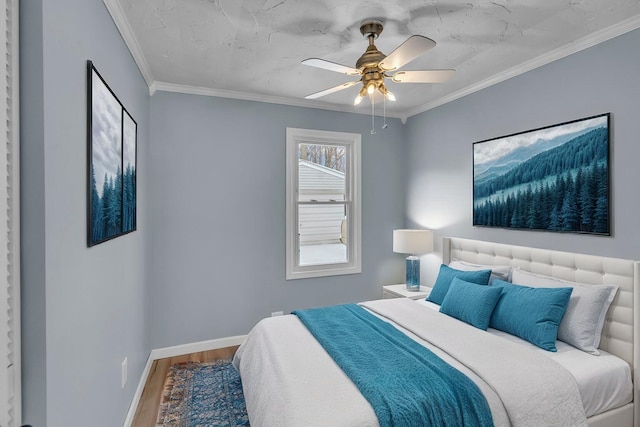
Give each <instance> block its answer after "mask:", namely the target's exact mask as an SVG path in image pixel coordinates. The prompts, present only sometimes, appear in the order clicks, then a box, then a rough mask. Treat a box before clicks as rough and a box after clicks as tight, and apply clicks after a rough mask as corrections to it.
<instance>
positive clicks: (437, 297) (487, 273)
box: [427, 264, 491, 305]
mask: <svg viewBox="0 0 640 427" xmlns="http://www.w3.org/2000/svg"><path fill="white" fill-rule="evenodd" d="M456 277H457V278H459V279H462V280H464V281H465V282H471V283H476V284H478V285H486V284H488V283H489V277H491V270H476V271H462V270H456V269H454V268H451V267H449V266H446V265H444V264H442V265H441V266H440V272H439V273H438V278H437V279H436V283H434V284H433V289H432V290H431V293H430V294H429V296H428V297H427V301H431V302H433V303H436V304H438V305H442V301H443V300H444V297H445V295H447V291H448V290H449V286H450V285H451V281H452V280H453V279H455V278H456Z"/></svg>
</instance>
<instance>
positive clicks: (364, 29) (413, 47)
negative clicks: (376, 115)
mask: <svg viewBox="0 0 640 427" xmlns="http://www.w3.org/2000/svg"><path fill="white" fill-rule="evenodd" d="M382 29H383V24H382V22H381V21H379V20H374V19H370V20H366V21H364V22H363V23H362V25H361V26H360V32H361V33H362V35H363V36H365V37H366V38H367V39H369V46H368V47H367V50H366V51H365V52H364V53H363V54H362V56H361V57H360V58H358V60H357V61H356V67H355V68H352V67H348V66H346V65H342V64H337V63H335V62H331V61H326V60H324V59H319V58H309V59H305V60H304V61H302V63H303V64H304V65H309V66H311V67H317V68H323V69H325V70H329V71H335V72H338V73H342V74H346V75H349V76H360V80H356V81H351V82H347V83H343V84H341V85H338V86H335V87H332V88H329V89H325V90H322V91H320V92H316V93H312V94H311V95H307V96H305V98H306V99H317V98H320V97H322V96H325V95H329V94H331V93H335V92H338V91H341V90H343V89H347V88H350V87H352V86H355V85H357V84H358V83H360V82H362V88H361V89H360V92H358V95H357V96H356V97H355V99H354V101H353V105H358V104H360V102H362V100H363V99H364V97H365V96H366V95H369V96H370V97H371V98H372V100H373V96H374V93H375V92H376V90H377V91H378V92H380V93H381V94H382V95H383V96H384V97H385V99H388V100H390V101H395V100H396V97H395V95H394V94H393V93H391V91H389V89H387V87H386V86H385V84H384V79H385V78H389V79H391V80H392V81H394V82H396V83H443V82H446V81H447V80H449V79H450V78H451V77H453V74H454V73H455V70H425V71H397V70H398V69H399V68H401V67H402V66H403V65H405V64H407V63H409V62H410V61H413V60H414V59H415V58H417V57H418V56H420V55H422V54H423V53H425V52H427V51H428V50H430V49H432V48H434V47H435V45H436V42H434V41H433V40H431V39H430V38H428V37H424V36H418V35H414V36H411V37H409V38H408V39H407V40H405V41H404V43H402V44H401V45H400V46H398V47H397V48H396V49H395V50H394V51H393V52H391V53H390V54H389V55H385V54H384V53H382V52H380V51H379V50H378V48H376V46H375V45H374V44H373V41H374V40H375V39H377V38H378V36H379V35H380V33H382ZM390 72H395V73H394V74H393V75H390V74H388V73H390Z"/></svg>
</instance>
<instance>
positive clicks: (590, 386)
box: [234, 238, 640, 427]
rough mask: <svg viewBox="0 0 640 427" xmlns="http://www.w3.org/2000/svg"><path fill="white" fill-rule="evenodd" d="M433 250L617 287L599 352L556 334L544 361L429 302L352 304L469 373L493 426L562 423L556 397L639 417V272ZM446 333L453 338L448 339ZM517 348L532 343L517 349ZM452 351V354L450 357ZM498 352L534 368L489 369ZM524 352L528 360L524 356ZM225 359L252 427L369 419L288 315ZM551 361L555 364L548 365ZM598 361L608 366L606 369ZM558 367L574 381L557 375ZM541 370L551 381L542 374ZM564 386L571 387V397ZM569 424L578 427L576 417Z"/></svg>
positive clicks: (528, 256) (516, 251) (507, 252)
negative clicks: (552, 350) (237, 374)
mask: <svg viewBox="0 0 640 427" xmlns="http://www.w3.org/2000/svg"><path fill="white" fill-rule="evenodd" d="M442 255H443V264H449V263H450V262H452V261H462V262H468V263H475V264H480V265H485V266H486V265H496V266H510V267H513V268H517V269H519V270H520V271H522V272H531V273H533V274H538V275H544V276H547V277H552V278H557V279H561V280H567V281H573V282H579V283H581V284H585V285H602V284H610V285H616V286H617V287H618V289H617V292H616V293H615V298H614V299H613V301H612V302H611V306H610V307H609V309H608V311H607V315H606V319H605V321H604V326H603V327H602V333H601V338H600V343H599V347H598V350H599V352H600V356H593V355H590V354H587V353H584V352H581V351H580V350H577V349H575V348H573V347H572V346H569V345H568V344H565V343H563V342H561V341H558V342H557V346H558V351H557V352H556V353H553V358H555V359H554V360H553V361H551V359H553V358H551V357H549V356H548V353H549V352H546V351H544V350H539V349H533V348H534V346H532V345H531V344H530V343H527V342H524V341H523V340H520V339H519V338H516V337H512V336H510V335H509V334H506V333H504V332H500V331H492V330H491V329H489V333H487V332H484V331H480V330H478V331H473V329H475V328H470V327H468V326H462V328H463V331H462V332H458V329H455V332H454V329H451V330H449V329H448V328H458V325H457V324H458V323H463V322H459V321H457V320H455V319H452V318H450V317H449V316H445V315H443V314H440V313H438V306H434V305H433V304H431V303H429V302H424V301H413V300H410V299H398V300H380V301H370V302H365V303H362V306H363V307H365V308H366V309H367V311H368V312H370V313H372V314H374V315H375V316H376V317H379V318H382V319H383V320H385V321H386V322H389V323H391V324H393V325H394V326H395V327H396V328H397V329H399V330H401V331H403V332H404V334H405V335H406V336H409V337H410V338H411V339H412V340H414V341H415V342H417V343H419V344H420V345H422V346H424V347H427V348H429V349H431V351H433V352H434V353H435V354H437V355H438V356H440V357H441V358H442V359H443V360H445V361H446V362H447V363H448V364H450V365H451V366H453V367H454V368H456V369H457V370H459V371H460V372H462V373H464V374H465V375H466V376H467V377H468V378H469V379H471V380H472V381H473V382H474V383H475V384H476V385H477V386H478V388H479V389H480V390H481V391H482V393H483V394H484V395H485V397H486V399H487V402H488V405H489V407H490V409H491V414H492V416H493V421H494V423H495V425H496V426H502V425H518V426H520V425H522V426H525V425H553V424H556V425H560V424H564V425H567V423H568V421H566V420H567V419H569V418H565V419H564V420H565V421H563V422H556V421H554V420H560V419H563V418H562V417H563V416H565V415H566V414H564V412H571V411H567V410H566V409H563V408H565V407H563V406H561V405H557V403H554V402H556V400H563V399H566V400H568V401H569V400H571V399H573V400H578V401H579V402H580V406H581V408H580V410H581V411H583V412H582V415H581V416H582V417H586V423H587V424H588V425H589V426H595V427H599V426H612V425H615V426H633V425H634V418H635V420H640V417H639V416H638V414H637V410H638V408H636V407H635V406H634V401H636V399H635V398H636V396H637V389H636V387H635V386H634V385H632V383H633V384H638V382H636V380H637V375H638V373H637V370H636V369H635V367H636V366H637V363H636V362H637V359H638V357H639V356H640V353H639V351H638V342H637V341H636V340H635V339H634V330H635V327H636V326H637V325H638V321H639V320H638V315H637V314H636V313H635V312H634V309H633V308H634V306H635V305H636V303H637V302H638V300H637V298H638V296H637V295H636V294H635V293H634V289H635V286H636V285H637V284H638V280H639V277H640V276H639V271H640V270H639V266H640V264H639V263H638V262H635V261H631V260H623V259H614V258H606V257H598V256H591V255H582V254H574V253H567V252H559V251H552V250H543V249H536V248H528V247H522V246H513V245H506V244H497V243H491V242H482V241H474V240H468V239H460V238H444V239H443V249H442ZM424 319H428V320H427V321H425V320H424ZM467 333H469V334H470V335H466V334H467ZM450 336H455V337H456V339H450V338H449V337H450ZM484 337H487V338H484ZM484 339H487V340H489V341H491V340H493V341H491V342H495V343H497V345H496V346H495V348H494V346H493V345H484V344H481V343H484V341H474V340H484ZM468 343H476V344H474V345H469V344H468ZM527 346H529V347H532V349H527ZM465 347H467V348H474V349H482V350H481V351H476V350H474V351H472V352H471V351H466V354H465ZM498 347H499V348H498ZM457 351H459V352H461V353H462V354H461V355H458V354H456V353H455V352H457ZM476 353H477V354H476ZM454 354H455V356H452V355H454ZM504 354H509V355H512V356H514V357H513V359H522V361H521V363H529V365H523V366H528V367H532V366H538V365H539V366H538V368H536V369H537V371H536V370H533V368H531V369H529V368H527V369H523V367H522V366H520V367H518V366H517V362H515V361H514V365H513V369H514V370H515V371H514V372H518V369H519V372H523V374H518V375H515V374H513V373H509V372H508V371H506V370H505V371H504V372H503V373H500V372H496V371H500V366H501V363H502V362H499V363H496V361H502V360H503V357H504V356H503V355H504ZM510 357H511V356H510ZM527 358H532V359H531V361H528V362H527V360H528V359H527ZM492 361H493V363H492ZM592 362H597V363H598V364H600V365H601V366H603V367H602V369H611V371H606V370H604V371H601V368H600V366H598V367H593V366H594V365H591V363H592ZM518 363H520V362H518ZM234 364H235V365H236V367H237V368H238V370H239V372H240V375H241V377H242V382H243V388H244V393H245V399H246V403H247V411H248V413H249V418H250V421H251V425H253V426H261V425H264V426H274V425H278V426H299V425H305V426H314V425H318V426H329V425H330V426H376V425H379V423H378V419H377V417H376V413H375V412H374V410H373V409H372V407H371V404H369V402H368V401H367V399H365V398H364V397H363V396H362V394H361V393H360V392H359V390H358V388H357V387H356V385H354V383H353V382H352V381H351V380H350V379H349V377H347V375H346V374H345V373H344V372H343V370H342V369H341V368H340V367H339V366H338V365H336V364H335V362H334V360H333V359H332V357H331V356H330V355H329V354H328V353H327V352H326V351H325V350H324V349H323V347H322V346H321V345H320V343H318V341H317V340H316V339H315V338H314V337H313V335H311V334H310V333H309V331H308V330H307V328H306V327H305V326H304V325H303V324H302V323H301V321H300V320H299V319H298V317H296V316H292V315H287V316H281V317H275V318H268V319H264V320H263V321H261V322H259V323H258V324H257V325H256V327H254V329H253V330H252V331H251V332H250V334H249V336H248V337H247V340H246V341H245V342H244V343H243V345H242V346H241V347H240V349H239V350H238V352H237V353H236V356H235V358H234ZM503 364H504V363H503ZM507 365H511V363H507ZM557 365H561V366H563V368H560V369H559V370H558V368H557ZM607 365H610V366H609V367H608V368H607ZM566 368H568V369H569V371H566ZM554 370H557V372H556V371H554ZM547 371H548V372H547ZM568 372H570V374H569V375H572V376H573V377H574V378H575V381H570V380H569V381H566V380H562V382H560V381H561V378H564V377H563V375H565V374H566V373H568ZM600 372H604V374H599V373H600ZM547 374H548V375H551V378H545V377H543V375H547ZM494 375H496V376H497V377H500V375H502V376H503V378H502V379H500V378H498V379H493V378H490V377H491V376H494ZM516 376H522V377H523V378H526V381H527V386H521V387H519V386H515V385H510V384H506V383H507V381H506V379H509V380H510V381H511V383H512V384H515V380H511V378H515V377H516ZM614 377H620V378H621V379H620V381H621V382H622V383H624V381H626V383H624V385H620V383H618V382H616V381H613V380H611V378H614ZM488 378H490V379H488ZM522 381H524V379H523V380H522ZM536 381H537V382H536ZM553 381H558V383H557V384H555V383H553ZM565 383H566V384H567V385H566V386H565ZM569 383H571V384H572V385H568V384H569ZM627 383H628V384H627ZM523 384H524V383H523ZM505 387H506V388H505ZM538 387H539V388H538ZM545 387H547V388H548V390H547V389H545ZM572 387H574V388H576V389H577V392H574V391H571V390H566V393H567V394H566V395H564V394H558V395H554V394H553V393H556V389H558V391H557V393H565V390H564V388H567V389H571V388H572ZM520 389H522V390H520ZM531 390H534V391H536V393H533V395H534V397H531V396H532V395H531V394H527V393H531ZM518 393H523V395H522V397H518ZM571 393H577V396H578V397H577V398H576V397H575V396H573V395H572V394H571ZM527 396H529V397H527ZM567 396H571V398H568V397H567ZM516 398H520V399H524V400H527V399H533V398H535V399H539V401H535V404H530V407H527V408H525V407H522V409H520V407H519V406H518V405H523V404H524V403H526V402H520V401H518V400H516ZM545 398H546V399H547V400H548V401H545ZM549 400H551V401H549ZM532 402H534V401H533V400H532ZM573 404H574V405H575V402H573ZM545 405H549V408H548V409H547V408H546V406H545ZM568 407H569V408H571V406H568ZM527 411H530V412H527ZM554 411H557V412H558V413H554ZM520 415H522V416H520ZM577 416H578V415H576V417H577ZM536 417H539V418H536ZM545 417H546V418H545ZM575 419H578V418H575ZM572 422H573V421H572ZM575 423H576V425H581V424H582V425H584V423H582V422H578V421H575Z"/></svg>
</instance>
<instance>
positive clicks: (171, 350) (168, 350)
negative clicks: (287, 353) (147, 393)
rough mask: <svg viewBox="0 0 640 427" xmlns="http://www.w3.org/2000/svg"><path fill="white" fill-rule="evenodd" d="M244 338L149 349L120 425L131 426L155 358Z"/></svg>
mask: <svg viewBox="0 0 640 427" xmlns="http://www.w3.org/2000/svg"><path fill="white" fill-rule="evenodd" d="M245 338H247V336H246V335H237V336H235V337H227V338H219V339H215V340H208V341H200V342H195V343H191V344H183V345H176V346H173V347H163V348H156V349H153V350H151V353H150V354H149V358H148V359H147V364H146V365H145V367H144V370H143V371H142V376H141V377H140V381H139V382H138V388H136V392H135V394H134V395H133V400H132V401H131V405H129V412H127V418H125V420H124V424H123V425H122V426H123V427H131V424H132V423H133V417H134V416H135V414H136V409H137V408H138V404H139V403H140V398H141V397H142V391H143V390H144V385H145V384H146V382H147V378H148V377H149V372H150V371H151V366H152V365H153V362H154V361H155V360H158V359H164V358H166V357H173V356H180V355H182V354H189V353H196V352H199V351H207V350H215V349H217V348H225V347H231V346H234V345H240V344H242V343H243V342H244V340H245Z"/></svg>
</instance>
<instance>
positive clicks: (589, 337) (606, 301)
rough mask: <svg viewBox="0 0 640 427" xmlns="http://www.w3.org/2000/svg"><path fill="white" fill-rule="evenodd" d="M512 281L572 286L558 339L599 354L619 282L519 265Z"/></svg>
mask: <svg viewBox="0 0 640 427" xmlns="http://www.w3.org/2000/svg"><path fill="white" fill-rule="evenodd" d="M513 283H515V284H522V285H527V286H531V287H534V288H538V287H545V288H559V287H571V288H573V292H572V293H571V298H570V299H569V305H568V306H567V312H566V313H565V314H564V317H563V318H562V321H561V322H560V327H559V328H558V339H559V340H561V341H564V342H566V343H567V344H571V345H572V346H574V347H576V348H578V349H580V350H582V351H586V352H587V353H591V354H594V355H599V354H600V352H599V351H598V346H599V345H600V334H601V333H602V327H603V326H604V321H605V318H606V316H607V310H609V306H610V305H611V302H612V301H613V298H615V296H616V292H617V291H618V286H615V285H585V284H583V283H576V282H569V281H566V280H560V279H556V278H554V277H549V276H543V275H541V274H535V273H530V272H528V271H523V270H520V269H515V270H514V271H513Z"/></svg>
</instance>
